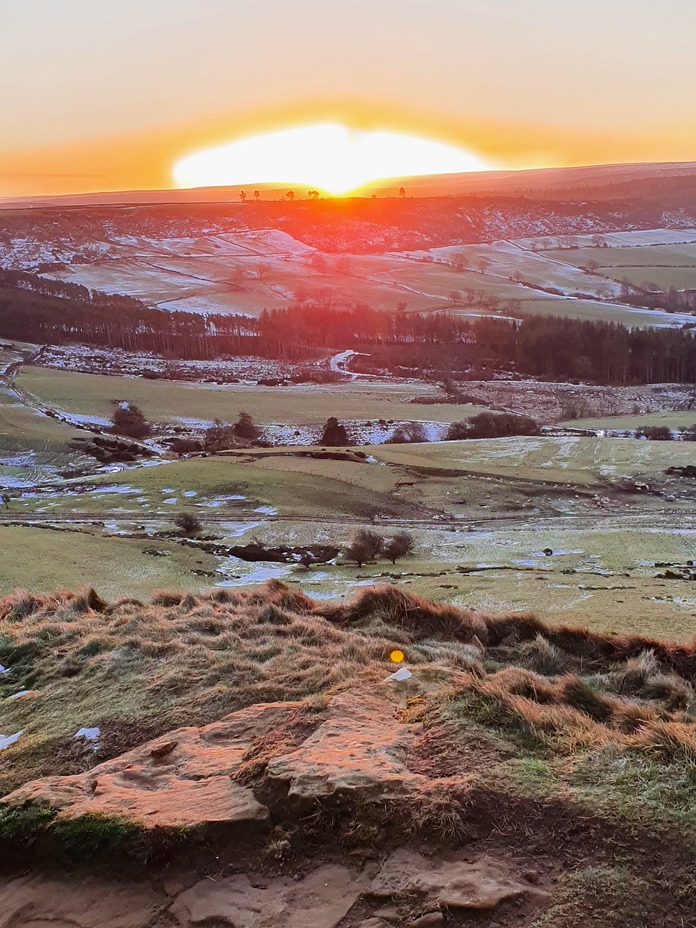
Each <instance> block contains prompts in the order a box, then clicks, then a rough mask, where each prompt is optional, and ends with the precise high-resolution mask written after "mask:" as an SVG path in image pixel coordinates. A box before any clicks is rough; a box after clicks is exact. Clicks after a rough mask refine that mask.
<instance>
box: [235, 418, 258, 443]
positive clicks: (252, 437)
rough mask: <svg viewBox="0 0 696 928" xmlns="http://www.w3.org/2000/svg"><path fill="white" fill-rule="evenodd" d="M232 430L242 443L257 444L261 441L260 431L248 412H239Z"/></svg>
mask: <svg viewBox="0 0 696 928" xmlns="http://www.w3.org/2000/svg"><path fill="white" fill-rule="evenodd" d="M233 430H234V434H235V435H236V436H237V438H242V439H244V441H250V442H258V441H260V440H261V429H260V428H259V427H258V426H257V425H256V423H255V422H254V420H253V419H252V417H251V416H250V415H249V413H248V412H240V414H239V418H238V419H237V421H236V422H235V424H234V426H233Z"/></svg>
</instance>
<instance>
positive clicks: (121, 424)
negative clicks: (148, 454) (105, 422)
mask: <svg viewBox="0 0 696 928" xmlns="http://www.w3.org/2000/svg"><path fill="white" fill-rule="evenodd" d="M112 406H113V412H112V414H111V422H112V425H111V431H112V432H114V433H115V434H116V435H127V436H128V438H136V439H143V438H148V436H150V435H152V427H151V425H150V423H149V422H148V421H147V419H146V418H145V416H144V414H143V412H142V411H141V410H140V409H139V408H138V407H137V406H136V405H135V404H134V403H127V402H119V401H118V400H112Z"/></svg>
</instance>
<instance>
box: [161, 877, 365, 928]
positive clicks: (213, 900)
mask: <svg viewBox="0 0 696 928" xmlns="http://www.w3.org/2000/svg"><path fill="white" fill-rule="evenodd" d="M366 883H367V881H366V880H365V879H364V878H362V877H361V876H359V875H355V874H353V873H351V871H350V870H348V869H347V868H346V867H342V866H338V865H335V864H327V865H326V866H322V867H319V868H318V869H316V870H313V871H312V872H311V873H309V874H307V876H305V877H304V878H303V879H301V880H293V879H292V878H291V877H278V878H276V879H272V880H270V881H269V882H267V883H266V885H264V886H259V885H255V884H252V882H251V881H250V880H249V877H248V876H246V874H235V875H234V876H230V877H226V878H223V879H219V880H217V881H211V880H208V879H205V880H201V881H200V882H198V883H196V884H195V885H194V886H192V887H191V888H190V889H188V890H186V891H185V892H184V893H182V894H181V895H180V896H178V897H177V899H176V900H175V901H174V903H173V904H172V905H171V907H170V909H169V915H171V916H172V918H173V919H174V922H175V924H176V925H179V926H181V928H188V926H189V925H218V924H219V925H233V926H234V928H278V926H280V925H282V926H283V928H336V926H337V925H338V924H339V923H340V922H341V921H342V920H343V919H344V918H345V916H346V915H347V914H348V912H349V911H350V909H351V908H352V907H353V906H354V905H355V903H356V902H357V901H358V899H359V898H360V896H361V895H362V893H363V891H364V889H365V886H366Z"/></svg>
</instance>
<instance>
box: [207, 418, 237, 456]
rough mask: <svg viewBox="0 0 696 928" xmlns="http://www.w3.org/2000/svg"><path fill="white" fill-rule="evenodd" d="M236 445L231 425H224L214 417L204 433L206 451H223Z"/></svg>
mask: <svg viewBox="0 0 696 928" xmlns="http://www.w3.org/2000/svg"><path fill="white" fill-rule="evenodd" d="M236 446H237V437H236V434H235V431H234V426H233V425H225V424H224V423H223V422H221V421H220V420H219V419H216V420H215V421H214V423H213V424H212V425H211V426H210V428H209V429H206V433H205V444H204V447H205V450H206V451H225V450H226V449H227V448H235V447H236Z"/></svg>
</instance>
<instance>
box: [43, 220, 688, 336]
mask: <svg viewBox="0 0 696 928" xmlns="http://www.w3.org/2000/svg"><path fill="white" fill-rule="evenodd" d="M680 235H681V236H683V237H684V240H685V241H687V242H691V244H679V241H680V238H679V237H680ZM604 238H605V239H606V241H607V243H608V244H609V245H610V247H608V248H594V247H592V237H591V236H574V237H573V240H574V241H576V242H577V243H578V245H579V246H581V247H576V248H572V249H568V248H563V249H561V248H558V247H555V246H556V245H557V244H558V242H557V239H556V240H554V239H538V240H536V247H537V249H539V250H537V251H533V250H532V243H533V242H534V240H531V239H520V240H519V241H509V242H506V241H504V242H494V243H492V244H479V245H456V246H446V247H443V248H434V249H431V250H429V251H420V252H412V253H409V252H405V253H401V254H397V253H388V254H376V255H353V254H342V255H340V256H337V255H316V254H314V253H313V251H312V249H309V248H307V247H306V246H305V245H303V244H302V243H301V242H298V241H296V240H295V239H292V238H291V237H290V236H288V235H286V234H285V233H282V232H278V231H274V230H267V231H266V232H264V233H262V234H259V233H252V232H247V233H241V232H240V233H236V234H234V235H224V236H223V235H217V236H211V237H209V238H199V239H180V240H174V239H163V240H161V241H159V242H157V241H152V240H147V241H146V240H142V241H140V242H138V243H134V244H132V245H125V244H120V245H114V244H113V243H110V245H109V249H110V250H109V253H108V255H107V257H106V258H104V259H103V260H99V261H96V262H94V263H91V264H87V265H72V266H70V267H67V268H60V269H57V270H56V271H55V272H54V275H55V276H57V277H59V278H60V279H63V280H70V281H75V282H78V283H82V284H85V285H86V286H90V287H94V288H97V289H103V290H107V291H109V292H121V293H128V294H131V295H133V296H136V297H139V298H141V299H143V300H145V301H146V302H149V303H151V304H152V305H158V306H161V307H164V308H168V309H171V310H185V311H189V312H207V313H210V312H222V313H228V312H229V313H244V314H248V315H252V316H253V315H258V314H259V313H260V312H262V311H263V310H264V309H272V308H275V307H281V306H288V305H290V304H292V303H294V302H297V301H303V300H307V299H313V298H316V297H317V295H318V294H319V293H320V292H321V293H323V294H324V295H330V297H331V299H332V300H333V301H334V302H335V303H337V305H342V306H351V305H352V306H355V305H361V304H366V305H369V306H372V307H373V308H375V309H379V310H384V311H390V312H393V311H394V310H395V309H396V308H397V306H398V305H399V304H400V303H406V306H407V310H408V311H411V312H415V311H430V310H434V311H439V310H442V309H445V308H448V307H451V306H452V305H453V304H452V302H451V299H450V297H451V294H452V293H455V294H456V293H458V294H460V296H459V298H458V299H459V302H456V301H455V303H454V305H455V307H456V311H457V312H458V313H461V314H464V315H466V314H469V313H471V314H473V315H480V314H481V313H484V314H488V313H489V312H490V309H489V308H486V307H485V306H483V307H482V306H481V305H479V303H478V301H476V300H475V301H474V302H473V303H471V304H470V303H469V300H468V298H467V297H466V295H465V291H466V290H474V291H478V292H480V293H483V294H484V295H485V296H489V297H490V296H492V297H496V298H497V299H499V300H510V299H515V300H522V301H524V304H525V305H524V310H523V311H525V312H547V313H549V312H552V313H554V314H557V315H568V316H573V317H577V318H583V319H584V318H599V319H609V320H612V321H616V322H622V323H625V324H626V325H635V326H644V325H649V324H661V325H675V324H679V322H680V321H683V320H679V319H676V318H675V317H670V316H669V315H668V314H665V313H657V314H653V315H652V316H647V317H646V316H645V315H644V314H641V313H639V312H635V311H634V310H632V308H631V307H626V306H622V305H620V304H616V303H615V302H612V300H615V299H616V297H617V296H618V294H619V291H620V287H619V283H618V281H619V280H620V279H621V277H623V276H628V277H629V278H630V279H631V280H635V282H637V283H642V282H644V281H645V280H655V281H656V282H658V283H660V284H665V285H668V284H670V283H674V284H675V286H677V287H679V286H684V287H686V286H691V285H692V281H693V280H694V276H693V275H694V274H695V273H696V271H694V267H695V266H696V257H694V255H695V254H696V243H693V235H692V234H690V233H687V232H683V233H666V232H665V230H654V231H652V232H650V231H648V232H635V233H631V232H627V233H616V234H614V235H607V236H604ZM675 243H676V244H675ZM453 258H456V259H457V260H458V261H460V262H462V264H461V267H460V269H458V270H454V269H453V268H452V267H450V266H448V263H449V262H450V261H451V260H452V259H453ZM589 260H596V261H598V262H599V264H600V265H601V267H602V269H601V270H600V271H599V272H598V273H596V274H590V273H587V272H586V271H585V270H584V269H583V267H584V265H585V264H586V263H587V261H589ZM672 262H673V264H672ZM624 265H625V266H626V267H625V268H624V267H623V266H624ZM624 270H625V273H624ZM670 275H672V276H670ZM549 289H554V290H556V291H558V293H556V294H549V293H548V292H547V291H548V290H549ZM573 294H582V296H580V297H574V296H573ZM503 311H504V310H503Z"/></svg>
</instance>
